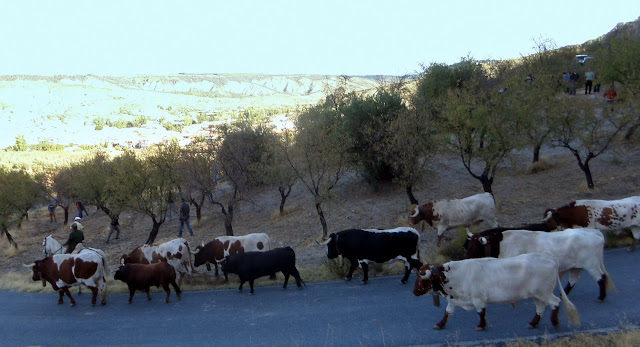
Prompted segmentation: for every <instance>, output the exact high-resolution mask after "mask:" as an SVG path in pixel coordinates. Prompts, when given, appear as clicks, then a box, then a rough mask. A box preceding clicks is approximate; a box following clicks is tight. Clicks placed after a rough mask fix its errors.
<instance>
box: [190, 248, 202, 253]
mask: <svg viewBox="0 0 640 347" xmlns="http://www.w3.org/2000/svg"><path fill="white" fill-rule="evenodd" d="M189 249H191V248H189ZM201 250H202V248H197V247H196V250H195V251H191V254H193V255H196V254H198V253H200V251H201Z"/></svg>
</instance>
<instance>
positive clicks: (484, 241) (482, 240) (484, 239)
mask: <svg viewBox="0 0 640 347" xmlns="http://www.w3.org/2000/svg"><path fill="white" fill-rule="evenodd" d="M480 243H481V244H482V245H483V246H484V245H486V244H487V243H489V241H487V238H486V237H484V236H483V237H481V238H480Z"/></svg>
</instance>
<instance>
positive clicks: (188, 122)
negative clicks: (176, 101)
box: [182, 115, 193, 126]
mask: <svg viewBox="0 0 640 347" xmlns="http://www.w3.org/2000/svg"><path fill="white" fill-rule="evenodd" d="M182 124H184V125H185V126H187V125H191V124H193V118H191V116H190V115H185V116H184V121H183V123H182Z"/></svg>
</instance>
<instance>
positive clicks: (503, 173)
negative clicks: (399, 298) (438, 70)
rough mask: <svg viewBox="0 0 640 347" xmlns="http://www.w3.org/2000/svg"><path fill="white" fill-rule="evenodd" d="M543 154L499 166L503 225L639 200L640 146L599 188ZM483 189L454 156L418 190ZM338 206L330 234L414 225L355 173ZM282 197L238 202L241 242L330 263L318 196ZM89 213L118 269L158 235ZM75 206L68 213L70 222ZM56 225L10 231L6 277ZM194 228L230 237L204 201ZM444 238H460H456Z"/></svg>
mask: <svg viewBox="0 0 640 347" xmlns="http://www.w3.org/2000/svg"><path fill="white" fill-rule="evenodd" d="M542 157H543V159H544V160H545V161H547V162H549V163H550V164H551V166H552V167H551V168H550V169H548V170H546V171H543V172H539V173H536V174H525V173H524V171H525V168H526V166H527V165H528V164H529V162H530V158H531V153H529V152H522V153H520V154H518V155H516V156H515V157H514V159H512V160H509V161H507V162H505V163H503V165H502V166H501V167H500V168H499V170H498V172H497V177H496V179H495V182H494V184H493V191H494V195H495V197H496V202H497V209H498V220H499V223H500V225H503V226H516V225H520V224H521V223H533V222H539V221H540V220H541V219H542V217H543V214H544V211H545V210H546V209H547V208H552V207H559V206H562V205H564V204H566V203H568V202H570V201H571V200H575V199H583V198H589V199H619V198H623V197H627V196H632V195H639V194H640V172H639V170H638V169H639V168H640V149H639V148H638V146H637V145H636V146H630V145H625V146H623V147H622V148H619V149H617V150H611V151H609V152H605V153H604V154H603V155H602V156H600V157H597V158H595V159H594V160H592V162H591V167H592V172H593V177H594V180H595V185H596V189H595V190H593V191H589V190H588V189H587V188H586V183H585V179H584V175H583V173H582V171H580V169H579V168H578V165H577V163H576V160H575V158H574V157H573V156H572V155H571V154H570V153H569V152H568V151H567V150H564V149H561V148H545V149H543V151H542ZM480 192H481V185H480V183H479V182H478V181H477V180H475V179H474V178H472V177H471V176H470V175H469V174H468V173H467V172H466V170H465V169H464V167H463V166H462V163H461V162H460V160H459V159H458V158H457V157H455V156H447V157H442V158H439V159H438V160H436V161H434V162H433V165H432V167H431V172H430V173H429V174H428V175H427V176H426V179H425V182H424V183H423V184H422V185H421V186H420V187H419V188H418V189H416V190H415V192H414V193H415V196H416V197H417V198H418V199H419V200H420V201H421V202H426V201H430V200H437V199H446V198H462V197H465V196H469V195H472V194H476V193H480ZM333 194H334V195H333V197H332V199H331V200H330V201H329V202H327V203H326V205H325V206H324V209H325V214H326V217H327V223H328V226H329V232H337V231H340V230H343V229H347V228H394V227H398V226H407V225H409V224H408V219H407V214H408V209H409V200H408V198H407V196H406V194H405V192H404V190H403V189H400V188H398V187H394V186H391V185H387V186H382V187H379V188H378V189H377V191H374V189H373V188H372V187H371V186H369V185H367V184H366V183H364V182H362V180H361V179H360V178H359V177H358V176H356V175H352V176H349V177H346V178H345V179H344V180H343V181H342V184H341V185H340V186H338V187H337V188H335V191H334V192H333ZM278 205H279V194H278V192H277V190H276V189H275V188H273V189H269V190H267V189H265V190H262V191H260V192H257V193H255V194H254V195H253V200H252V201H251V202H250V203H245V204H242V205H240V206H239V207H238V208H237V209H236V213H235V217H234V231H235V234H236V235H244V234H248V233H252V232H265V233H267V234H268V235H269V236H270V237H271V239H272V241H273V243H274V246H277V247H280V246H286V245H289V246H291V247H293V249H294V250H295V251H296V254H297V262H298V265H299V266H305V265H318V264H321V263H322V261H323V260H324V259H326V247H324V246H318V245H316V243H315V241H316V240H318V239H320V237H321V233H322V229H321V226H320V222H319V219H318V216H317V214H316V211H315V208H314V205H313V199H312V198H311V197H310V195H309V194H308V192H307V191H305V190H304V188H303V186H302V185H300V184H298V185H296V186H295V187H294V190H293V192H292V193H291V196H290V197H289V199H288V200H287V204H286V214H285V216H282V217H281V216H279V213H278ZM88 210H89V212H90V214H89V215H88V216H85V218H84V219H83V221H82V223H83V225H84V234H85V240H86V242H85V245H86V246H88V247H95V248H100V249H102V250H103V251H104V252H105V253H106V254H107V255H108V257H109V261H110V264H111V266H114V265H115V264H116V263H117V261H118V259H119V257H120V255H122V254H123V253H128V252H130V251H131V250H133V249H134V248H135V247H137V246H139V245H141V244H142V243H143V242H144V241H145V240H146V238H147V236H148V233H149V231H150V230H151V220H150V218H149V217H146V216H142V215H134V214H131V213H123V214H122V215H121V219H120V223H121V230H122V234H121V236H120V239H119V240H114V239H113V237H112V240H111V243H110V244H106V243H105V239H106V235H107V233H108V231H109V219H108V217H107V216H106V215H105V214H104V213H103V212H102V211H96V208H95V207H93V206H88ZM75 212H76V211H75V209H74V210H73V211H70V214H71V218H73V216H74V215H75ZM56 213H57V218H58V222H50V221H49V216H48V212H47V209H46V207H42V208H40V209H36V210H33V211H31V213H30V214H29V220H27V221H25V222H24V223H23V225H22V228H21V229H18V230H15V229H14V230H11V231H10V232H11V234H12V235H13V237H14V239H15V241H16V242H17V243H18V244H19V249H18V250H17V251H16V250H12V249H10V247H9V244H8V242H7V240H6V238H2V239H0V271H1V272H2V273H3V274H7V273H25V275H26V274H27V272H28V271H27V270H26V269H24V268H23V267H22V266H21V263H31V262H32V261H33V260H35V259H41V258H42V257H43V255H42V241H43V239H44V237H46V236H47V235H49V234H52V235H53V237H55V238H56V239H58V240H60V241H64V240H66V237H67V234H68V232H69V228H68V226H64V225H62V220H63V211H62V210H61V209H60V208H58V209H57V211H56ZM191 222H192V226H193V229H194V232H195V236H193V237H192V236H188V233H185V234H184V235H187V236H185V238H186V239H187V240H188V241H189V242H190V243H191V244H192V247H195V245H196V244H200V243H201V242H208V241H210V240H212V239H213V238H215V237H217V236H220V235H224V226H223V221H222V214H221V213H220V210H219V208H216V207H214V206H213V205H211V204H207V203H206V202H205V205H204V208H203V218H202V220H201V221H200V222H197V221H196V220H195V208H192V218H191ZM178 228H179V221H178V219H177V218H175V217H174V219H173V220H171V221H169V222H167V223H165V224H163V225H162V227H161V229H160V233H159V235H158V238H157V240H156V243H161V242H165V241H168V240H171V239H173V238H175V237H177V234H178ZM417 228H418V229H419V230H420V226H418V227H417ZM447 234H449V235H453V234H454V233H453V232H452V231H449V232H448V233H447ZM435 240H436V237H435V230H433V229H432V228H430V227H429V226H428V225H427V226H426V227H425V228H424V231H423V233H422V244H421V254H422V255H425V254H428V253H429V252H433V250H434V249H435Z"/></svg>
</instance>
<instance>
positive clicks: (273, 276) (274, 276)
mask: <svg viewBox="0 0 640 347" xmlns="http://www.w3.org/2000/svg"><path fill="white" fill-rule="evenodd" d="M269 279H270V280H275V279H276V273H275V272H274V273H272V274H271V275H269Z"/></svg>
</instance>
